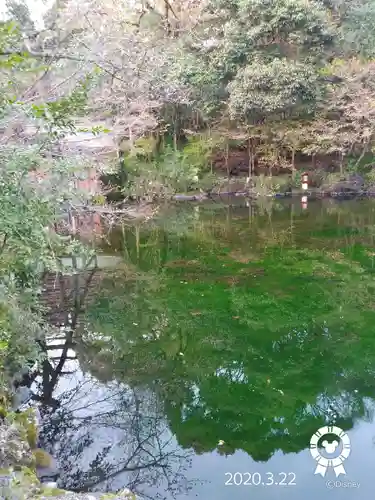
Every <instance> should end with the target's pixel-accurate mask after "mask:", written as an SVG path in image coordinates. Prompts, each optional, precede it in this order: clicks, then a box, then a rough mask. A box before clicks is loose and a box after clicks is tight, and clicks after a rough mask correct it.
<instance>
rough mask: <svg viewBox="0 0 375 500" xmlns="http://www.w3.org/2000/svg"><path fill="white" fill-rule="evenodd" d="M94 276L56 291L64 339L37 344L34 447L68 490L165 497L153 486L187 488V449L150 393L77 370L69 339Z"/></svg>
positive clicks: (169, 489)
mask: <svg viewBox="0 0 375 500" xmlns="http://www.w3.org/2000/svg"><path fill="white" fill-rule="evenodd" d="M92 277H93V273H92V272H90V273H89V275H88V277H87V278H86V283H85V286H84V287H83V291H82V287H81V288H80V287H79V286H78V281H77V280H74V279H73V282H75V285H76V286H73V289H71V290H70V292H69V294H66V293H65V290H60V291H61V292H62V293H61V296H62V297H64V298H65V300H62V301H60V303H59V308H60V310H61V311H63V313H64V321H65V327H64V328H65V329H64V338H63V339H61V338H59V339H57V340H56V339H55V341H54V342H52V343H48V342H46V343H44V344H42V347H43V349H44V350H45V351H46V353H47V358H46V359H45V361H44V362H43V364H42V366H41V370H40V372H35V373H34V374H33V376H32V377H31V380H30V381H29V384H28V385H30V383H31V382H33V381H34V385H35V387H36V388H37V390H36V391H35V396H34V400H36V401H39V402H40V403H41V404H40V408H39V409H40V414H41V417H42V428H41V433H40V439H39V446H40V447H42V448H44V449H45V450H47V451H48V452H49V453H50V454H51V455H52V456H54V457H55V458H56V460H57V463H58V466H59V469H60V472H61V475H60V479H59V486H61V487H63V488H65V489H69V490H71V491H76V492H83V491H101V492H113V491H118V490H121V489H123V488H124V487H127V488H129V489H130V490H131V491H132V492H134V493H136V494H138V495H139V496H140V497H143V498H153V499H156V498H164V496H163V495H160V494H158V495H155V490H158V491H159V492H160V491H165V492H166V495H168V496H175V495H176V494H177V493H180V492H186V491H187V490H188V489H189V488H190V487H191V484H190V482H188V481H187V480H186V478H185V476H184V472H185V470H186V469H187V468H188V467H189V463H190V456H189V452H187V451H184V450H181V449H179V447H178V445H177V443H176V442H175V440H174V438H173V436H172V435H171V433H170V431H169V429H168V425H167V422H166V420H165V417H164V415H163V411H162V408H161V407H160V405H159V402H158V400H157V398H156V397H155V395H154V394H153V392H152V391H150V390H147V389H143V388H133V389H131V388H129V387H128V386H127V385H125V384H124V383H120V382H110V383H102V382H100V381H98V380H97V379H96V378H95V377H93V376H91V375H88V374H83V373H82V371H81V370H80V368H79V364H78V362H77V358H76V355H75V353H74V352H73V351H72V347H74V346H75V342H74V341H73V339H74V334H75V333H76V332H77V330H79V328H80V325H79V321H78V318H79V316H80V314H81V312H82V311H83V306H84V300H85V298H86V296H87V290H88V288H89V285H90V282H91V280H92ZM65 285H66V283H65ZM65 285H64V284H63V281H62V280H60V286H61V287H63V288H64V286H65ZM68 299H69V300H68ZM72 305H73V308H72ZM55 312H56V311H55ZM52 313H53V311H52ZM60 319H61V318H60ZM57 348H59V349H57ZM57 353H58V355H57ZM72 353H73V355H72ZM151 491H152V494H151ZM165 498H166V497H165Z"/></svg>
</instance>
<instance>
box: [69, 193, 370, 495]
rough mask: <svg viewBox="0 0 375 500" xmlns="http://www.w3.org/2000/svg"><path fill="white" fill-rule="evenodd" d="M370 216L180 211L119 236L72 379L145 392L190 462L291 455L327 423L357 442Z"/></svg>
mask: <svg viewBox="0 0 375 500" xmlns="http://www.w3.org/2000/svg"><path fill="white" fill-rule="evenodd" d="M374 207H375V204H374V202H373V201H372V200H368V201H366V202H359V203H357V202H353V203H343V204H337V203H332V202H331V200H329V201H328V202H326V201H324V202H323V203H311V204H310V205H309V208H308V210H307V211H303V210H302V209H301V208H300V207H299V206H298V205H293V206H290V205H288V204H286V205H284V206H283V205H280V204H279V205H277V206H275V205H273V206H272V205H271V206H270V205H269V206H268V207H265V208H264V207H263V208H262V207H261V208H259V207H225V206H224V207H223V206H221V207H219V208H217V207H216V206H199V207H198V210H197V207H194V206H186V207H184V208H183V209H181V208H176V209H170V211H169V213H168V216H167V217H166V218H165V219H163V218H160V219H159V220H155V221H152V222H150V223H148V224H143V225H141V226H134V227H131V226H124V227H123V228H119V229H118V231H116V232H114V233H113V234H112V236H111V237H112V247H111V249H110V251H111V252H113V253H117V255H121V256H122V259H123V265H120V266H119V267H118V268H117V269H115V270H114V271H106V275H105V276H104V277H103V279H102V280H101V281H100V284H98V285H97V286H96V289H95V294H93V296H92V297H91V298H90V301H89V302H88V303H87V306H86V313H85V315H86V316H85V320H86V324H87V325H88V326H89V330H90V331H91V332H100V335H101V339H100V340H98V339H95V338H94V340H90V338H89V337H87V338H85V339H84V340H85V342H84V344H82V345H79V344H78V345H77V349H76V350H77V353H78V356H79V360H80V363H81V367H82V368H83V370H84V371H87V372H88V373H90V375H92V376H94V377H96V378H97V379H98V380H99V381H101V382H103V384H108V386H110V385H111V384H112V383H113V382H115V383H118V382H121V383H124V384H126V385H127V386H129V387H130V388H131V389H132V390H139V391H140V392H142V391H150V392H151V393H152V394H153V395H154V397H155V398H156V400H157V401H158V409H160V411H161V412H162V414H163V417H164V418H165V421H166V422H167V424H168V428H169V430H170V431H171V432H172V434H173V435H174V436H175V438H176V440H177V443H178V445H179V446H180V447H181V449H183V450H189V451H190V450H192V453H193V454H194V456H195V457H199V456H200V455H201V454H202V453H211V452H214V453H215V454H218V455H219V456H221V455H223V456H224V457H231V456H232V455H233V456H234V455H235V454H236V452H238V451H240V450H242V451H244V452H245V453H246V454H247V456H250V457H251V458H252V459H253V460H254V461H255V462H256V463H263V462H267V461H269V460H270V459H271V457H273V456H274V455H275V453H277V452H278V451H280V450H281V451H282V452H283V453H285V454H286V455H288V454H292V453H298V452H301V451H303V450H306V449H307V448H308V446H309V440H310V438H311V436H312V434H314V433H315V432H316V430H317V429H318V428H319V427H321V426H322V425H324V424H326V423H327V422H329V423H333V421H332V415H333V414H334V415H335V422H334V423H335V424H336V425H338V426H339V427H341V428H342V429H344V430H350V429H352V428H353V426H354V424H355V422H357V421H358V420H361V419H369V418H370V416H371V411H372V410H371V408H370V405H369V403H368V401H369V400H371V399H372V398H373V397H374V391H373V379H374V366H375V306H374V304H375V298H374V290H375V286H374V269H375V259H374V257H375V245H374V243H375V211H374ZM107 250H108V249H107ZM344 402H345V404H344ZM331 409H332V411H331ZM328 410H330V411H331V413H330V412H329V411H328ZM221 442H223V443H224V444H223V445H219V444H218V443H221ZM193 461H194V459H193ZM229 463H230V462H229ZM254 467H255V466H254ZM254 470H255V469H254ZM202 474H204V471H202ZM311 474H312V475H313V471H312V472H311ZM210 480H212V481H214V479H213V478H212V477H211V478H210ZM222 498H226V497H222Z"/></svg>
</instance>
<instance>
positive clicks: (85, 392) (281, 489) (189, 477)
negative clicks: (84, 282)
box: [53, 341, 375, 500]
mask: <svg viewBox="0 0 375 500" xmlns="http://www.w3.org/2000/svg"><path fill="white" fill-rule="evenodd" d="M58 342H59V341H56V343H58ZM53 353H54V356H56V355H57V354H58V353H59V351H57V350H56V351H53ZM68 355H69V356H72V357H73V355H74V351H72V350H70V351H69V354H68ZM64 370H66V371H72V372H74V373H72V374H70V375H65V376H62V377H61V378H60V380H59V382H58V385H57V387H56V389H55V392H54V397H55V398H57V399H59V398H62V400H63V401H64V403H63V406H65V405H66V406H67V408H68V409H69V415H70V416H69V420H70V421H71V422H72V421H73V420H75V421H76V422H81V423H82V425H80V426H79V429H77V430H76V431H74V433H73V434H72V435H70V439H73V440H74V441H75V442H76V443H78V442H79V440H80V439H81V440H82V439H84V437H85V436H87V435H89V436H90V438H91V442H90V444H89V446H87V447H86V448H84V447H83V448H82V450H81V453H80V457H79V459H78V460H73V461H72V462H69V468H68V471H65V472H63V479H65V480H66V477H64V475H65V474H66V473H67V474H68V477H71V478H74V477H75V474H76V473H77V471H79V470H80V469H81V470H82V469H84V470H87V469H88V468H89V464H90V463H91V462H92V460H93V458H94V457H95V456H96V455H97V454H98V453H100V452H102V450H103V449H105V448H106V447H109V448H110V452H109V454H108V457H107V464H108V467H109V468H110V467H114V468H115V469H116V470H117V469H118V468H119V466H121V465H122V464H123V463H124V462H125V461H126V460H127V459H128V457H129V455H131V453H132V452H133V451H134V448H131V446H130V447H129V429H130V426H131V425H132V424H133V423H134V422H132V421H131V419H132V412H131V411H129V410H130V409H131V405H132V398H133V392H132V391H131V390H130V389H129V388H128V387H127V386H125V385H123V384H119V383H116V382H112V383H106V384H105V385H104V384H102V383H99V382H98V381H96V380H95V379H94V378H92V377H90V376H88V375H86V374H83V373H82V371H81V370H80V369H79V365H78V362H77V360H67V361H66V364H65V365H64ZM216 375H217V376H218V377H229V379H230V380H236V381H237V382H245V380H244V374H243V371H242V369H241V366H239V365H237V364H236V363H234V365H233V367H230V368H220V369H218V370H217V372H216ZM73 389H76V391H74V390H73ZM191 389H192V392H193V394H194V402H195V404H197V405H198V403H199V398H200V394H199V388H198V387H197V386H195V385H194V386H192V388H191ZM72 390H73V392H72ZM138 397H139V401H138V403H139V404H140V405H141V406H143V407H142V408H141V412H145V413H144V417H145V416H148V417H153V416H160V414H159V413H158V404H157V401H156V399H155V397H154V396H153V394H152V393H151V392H150V391H149V390H143V391H142V390H141V391H140V392H139V394H138ZM348 398H349V399H350V395H347V394H342V396H341V397H339V398H337V399H336V400H335V402H336V408H337V409H338V408H339V409H340V414H341V415H342V416H344V415H345V408H346V407H347V408H348V411H349V410H350V408H349V405H347V404H346V403H347V401H348ZM317 404H318V405H319V407H320V408H323V409H324V408H326V409H327V414H328V415H329V413H330V411H331V410H330V406H329V403H328V401H327V400H326V398H325V397H324V395H322V396H321V397H320V398H319V401H317ZM365 406H366V411H365V415H367V416H368V417H370V416H371V415H372V412H373V409H374V405H373V403H372V401H371V400H369V399H367V400H365ZM306 411H307V412H308V411H310V410H309V407H307V408H306ZM311 411H313V408H312V407H311ZM152 412H154V415H152ZM182 413H184V412H182ZM146 420H147V417H146ZM276 420H277V421H281V420H282V419H281V420H280V419H276ZM162 421H163V425H162V426H161V429H162V431H161V433H160V435H159V438H160V439H161V441H162V442H163V445H162V446H165V448H164V451H165V452H166V453H168V452H172V453H173V451H174V450H175V449H178V445H177V442H176V440H175V439H174V438H173V436H171V434H170V432H169V431H168V429H167V427H166V426H165V422H164V419H163V418H162ZM374 434H375V427H374V424H373V423H372V422H365V421H363V420H362V421H360V422H358V423H357V424H356V425H355V427H354V428H353V429H351V430H350V431H348V435H349V437H350V439H351V444H352V450H351V455H350V456H349V458H348V459H347V461H346V462H345V469H346V472H347V475H346V476H340V478H338V480H340V481H352V482H355V483H360V488H359V489H357V488H344V487H341V488H333V489H329V488H327V486H326V483H327V481H329V480H330V481H332V480H336V478H335V475H334V473H333V471H328V472H327V474H326V477H325V478H323V477H321V476H319V475H314V471H315V465H316V464H315V462H314V460H313V458H312V457H311V455H310V452H309V450H308V449H306V450H304V451H301V452H299V453H288V454H283V453H282V452H276V453H275V454H274V455H273V456H272V458H271V459H270V460H269V461H268V462H266V463H262V462H255V461H254V460H252V458H251V457H249V456H248V455H247V454H246V453H245V452H243V451H236V452H235V453H234V454H232V455H229V456H225V454H224V453H223V452H221V453H220V451H215V452H211V453H203V454H201V455H194V456H193V460H192V462H191V464H190V463H189V466H188V467H186V470H185V472H184V476H185V480H184V479H183V478H182V477H181V478H180V479H181V481H182V483H184V484H185V485H187V484H189V483H190V481H191V483H190V484H191V485H194V486H192V490H191V492H190V493H188V494H187V496H183V497H184V498H189V499H192V498H198V499H202V500H203V499H207V498H215V499H216V498H217V499H219V500H224V499H228V498H234V499H238V500H245V499H246V500H247V499H248V498H254V499H256V500H273V499H275V500H276V499H279V498H281V499H285V500H287V499H288V500H294V499H295V500H300V499H301V498H308V499H310V498H311V499H313V498H316V497H320V498H323V499H325V498H327V499H328V498H329V499H334V500H336V499H337V500H339V499H340V500H341V499H353V500H354V499H357V498H358V497H359V495H361V497H363V498H370V496H371V495H372V480H371V478H372V474H373V472H372V471H373V467H374V464H375V448H374V443H373V437H374ZM149 445H150V446H151V448H152V447H153V446H155V443H154V442H152V440H151V441H150V442H149ZM69 446H71V443H69V444H68V447H69ZM66 447H67V441H65V440H64V439H62V440H61V441H58V442H57V443H56V445H55V454H56V456H57V457H59V456H62V457H64V455H65V453H66ZM64 448H65V450H64ZM218 450H220V446H218ZM181 454H183V452H182V453H181ZM60 465H61V467H62V468H63V469H64V468H65V467H64V463H63V462H62V463H61V464H60ZM176 467H177V465H176ZM172 469H173V467H172ZM174 472H176V471H174ZM235 472H239V473H241V474H243V476H242V477H243V478H244V479H243V481H245V479H248V477H249V476H248V474H246V473H250V474H254V473H259V474H260V475H261V478H262V481H263V482H267V479H268V478H269V474H268V473H273V479H274V481H275V482H277V481H278V480H279V481H280V480H281V479H283V474H281V473H285V474H288V473H294V474H295V476H296V479H295V482H296V486H276V485H274V486H261V485H259V486H254V485H246V486H245V485H231V486H229V485H228V486H226V485H225V482H226V481H227V480H228V479H229V477H230V476H229V475H228V474H226V473H232V474H234V473H235ZM109 475H110V474H109ZM239 477H240V476H239V475H237V481H238V480H239V479H238V478H239ZM292 477H293V476H289V478H292ZM197 479H198V480H199V481H197ZM133 480H134V473H129V472H124V473H121V474H118V475H116V476H114V477H113V478H111V479H110V480H109V481H107V482H105V481H104V482H102V483H99V484H98V485H96V486H95V487H93V488H92V490H94V491H95V490H97V491H99V490H103V489H105V486H106V487H108V490H109V491H110V490H112V491H116V490H119V489H121V488H124V486H127V485H129V484H131V482H132V481H133ZM159 480H160V478H159ZM232 482H233V481H232ZM64 483H65V481H64ZM162 483H163V481H161V482H160V484H158V485H155V486H150V484H147V481H146V482H145V483H143V484H142V485H141V486H139V492H142V493H144V494H146V495H147V494H149V495H151V498H153V495H155V493H156V491H158V492H160V493H161V494H162V498H164V497H165V498H172V495H168V494H167V493H165V488H166V482H164V484H162ZM67 485H68V486H71V487H72V486H73V485H72V484H70V482H69V480H68V481H67ZM154 498H156V497H154Z"/></svg>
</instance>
